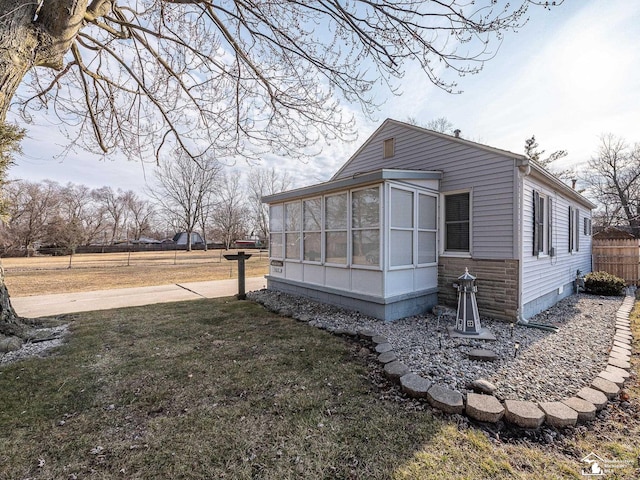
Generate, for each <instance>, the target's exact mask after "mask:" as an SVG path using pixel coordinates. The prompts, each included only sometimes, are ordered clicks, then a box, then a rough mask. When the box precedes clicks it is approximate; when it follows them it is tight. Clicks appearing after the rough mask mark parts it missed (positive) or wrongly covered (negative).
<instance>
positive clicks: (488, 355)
mask: <svg viewBox="0 0 640 480" xmlns="http://www.w3.org/2000/svg"><path fill="white" fill-rule="evenodd" d="M467 355H469V359H470V360H477V361H479V362H494V361H496V360H497V359H498V355H497V354H496V352H492V351H491V350H485V349H483V348H474V349H473V350H469V353H468V354H467Z"/></svg>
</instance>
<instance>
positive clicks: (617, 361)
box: [608, 357, 631, 370]
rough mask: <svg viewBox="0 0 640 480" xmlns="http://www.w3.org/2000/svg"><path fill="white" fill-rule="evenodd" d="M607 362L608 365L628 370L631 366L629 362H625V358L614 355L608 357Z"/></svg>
mask: <svg viewBox="0 0 640 480" xmlns="http://www.w3.org/2000/svg"><path fill="white" fill-rule="evenodd" d="M608 363H609V365H613V366H614V367H618V368H624V369H626V370H629V369H630V368H631V363H629V362H627V361H626V360H620V359H619V358H615V357H609V361H608Z"/></svg>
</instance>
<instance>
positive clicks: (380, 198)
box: [348, 184, 384, 270]
mask: <svg viewBox="0 0 640 480" xmlns="http://www.w3.org/2000/svg"><path fill="white" fill-rule="evenodd" d="M372 189H377V190H378V226H377V227H371V226H365V227H357V228H356V227H354V226H353V194H354V193H357V192H361V191H364V190H372ZM383 203H384V196H383V190H382V184H376V185H367V186H365V187H362V188H355V189H353V190H349V222H348V226H349V233H348V236H349V249H348V250H349V258H348V262H349V266H350V267H351V268H362V269H366V270H381V269H382V268H383V258H382V235H383V232H384V230H383V226H384V225H383V221H382V205H383ZM365 230H378V263H377V264H370V265H369V264H366V263H365V264H362V263H354V262H353V251H354V248H353V244H354V242H353V234H354V232H358V231H365Z"/></svg>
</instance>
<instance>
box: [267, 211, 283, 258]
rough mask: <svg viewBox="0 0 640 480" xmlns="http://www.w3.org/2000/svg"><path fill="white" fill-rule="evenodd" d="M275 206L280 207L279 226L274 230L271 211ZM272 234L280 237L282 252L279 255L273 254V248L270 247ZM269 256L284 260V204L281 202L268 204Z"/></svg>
mask: <svg viewBox="0 0 640 480" xmlns="http://www.w3.org/2000/svg"><path fill="white" fill-rule="evenodd" d="M275 208H280V209H281V217H282V218H281V228H280V230H274V228H273V225H272V212H273V209H275ZM274 235H280V239H281V243H280V245H281V247H282V254H281V255H280V256H275V255H274V254H273V249H272V245H273V242H272V239H273V236H274ZM269 258H273V259H277V260H284V204H283V203H274V204H272V205H269Z"/></svg>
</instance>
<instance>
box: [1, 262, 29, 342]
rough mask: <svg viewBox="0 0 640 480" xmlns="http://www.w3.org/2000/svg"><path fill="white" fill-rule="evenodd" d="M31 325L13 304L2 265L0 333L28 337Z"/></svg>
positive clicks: (8, 335)
mask: <svg viewBox="0 0 640 480" xmlns="http://www.w3.org/2000/svg"><path fill="white" fill-rule="evenodd" d="M28 331H29V327H27V326H26V325H25V324H24V323H23V322H22V321H21V320H20V317H19V316H18V314H17V313H16V311H15V310H14V309H13V306H11V301H10V300H9V291H8V290H7V286H6V284H5V283H4V268H2V266H1V265H0V335H4V336H7V337H11V336H15V337H20V338H22V339H24V338H26V336H27V333H28Z"/></svg>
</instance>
